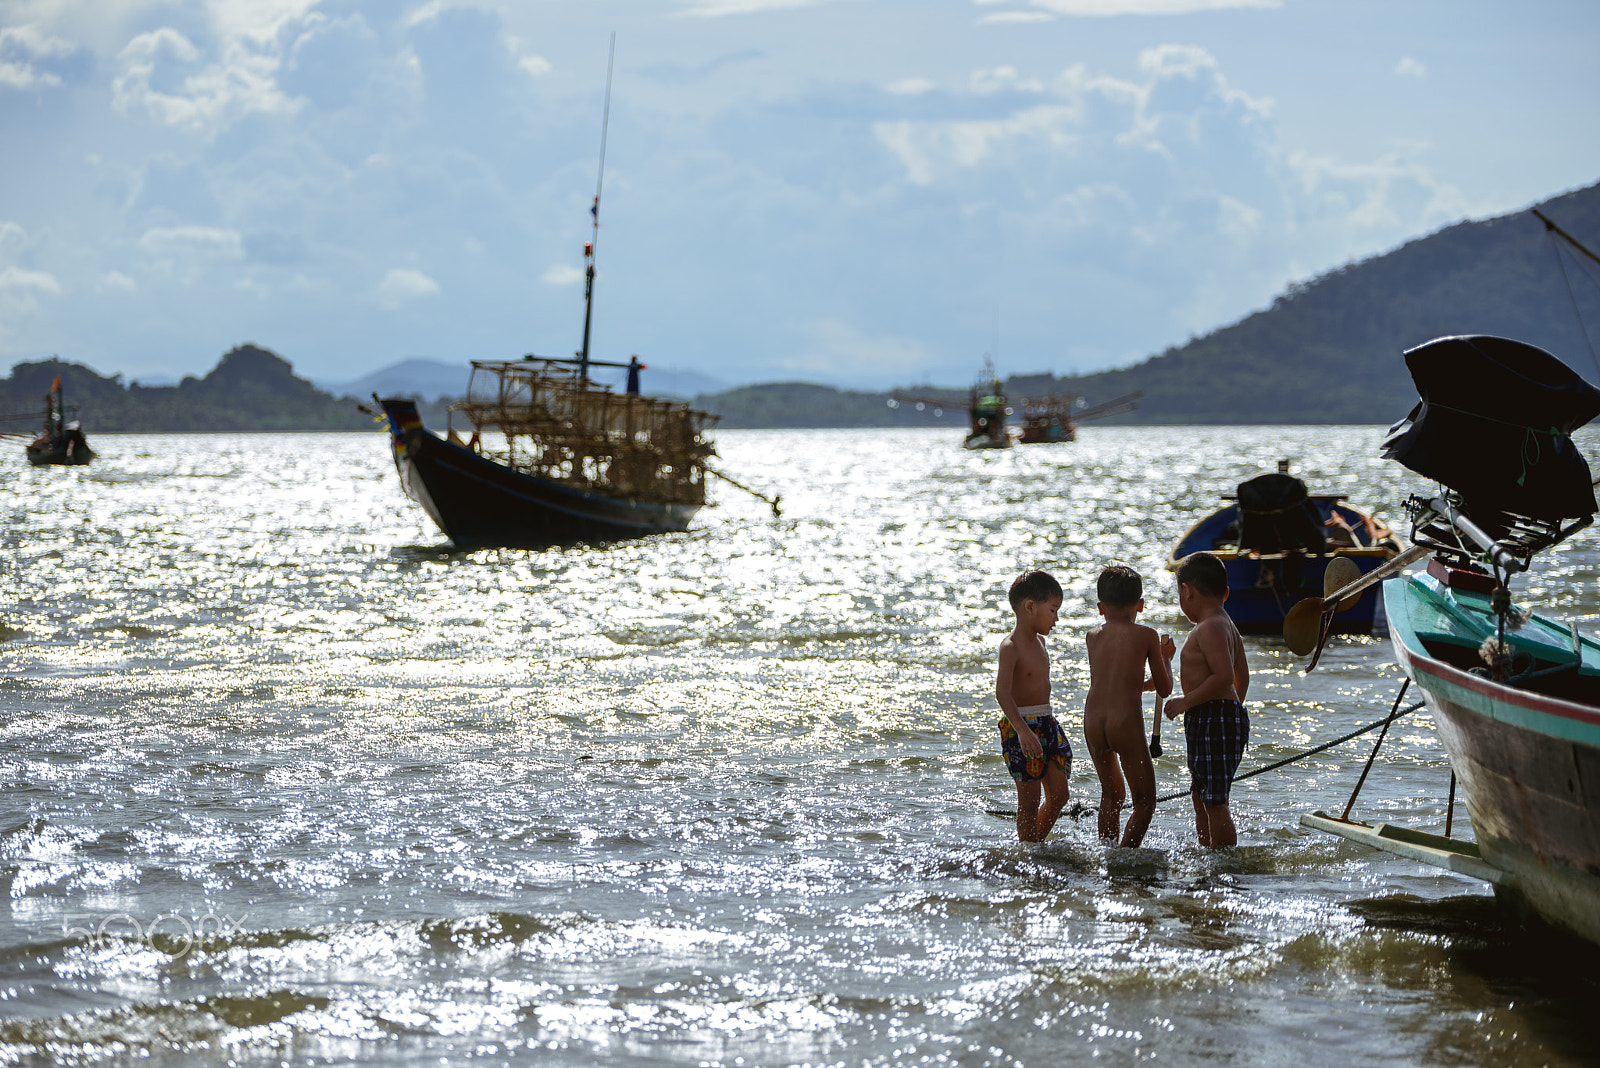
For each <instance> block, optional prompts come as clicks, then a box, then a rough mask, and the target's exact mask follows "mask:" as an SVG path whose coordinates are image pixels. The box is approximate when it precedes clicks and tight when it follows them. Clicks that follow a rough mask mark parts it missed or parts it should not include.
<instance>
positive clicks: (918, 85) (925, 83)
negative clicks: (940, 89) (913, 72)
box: [884, 78, 937, 96]
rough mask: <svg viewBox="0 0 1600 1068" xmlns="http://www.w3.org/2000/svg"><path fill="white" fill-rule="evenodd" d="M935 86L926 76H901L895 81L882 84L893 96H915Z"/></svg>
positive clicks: (929, 90)
mask: <svg viewBox="0 0 1600 1068" xmlns="http://www.w3.org/2000/svg"><path fill="white" fill-rule="evenodd" d="M935 88H937V87H936V86H935V85H934V83H933V82H931V81H929V80H928V79H927V78H901V79H900V80H899V81H897V82H890V83H889V84H888V85H886V86H884V90H885V91H886V92H889V93H892V94H894V95H895V96H917V95H919V94H921V93H927V92H931V91H932V90H933V89H935Z"/></svg>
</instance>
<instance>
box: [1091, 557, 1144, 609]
mask: <svg viewBox="0 0 1600 1068" xmlns="http://www.w3.org/2000/svg"><path fill="white" fill-rule="evenodd" d="M1094 592H1095V596H1096V597H1098V598H1099V599H1100V603H1101V604H1108V605H1110V606H1111V607H1113V608H1126V607H1127V606H1128V605H1130V604H1133V603H1134V602H1135V601H1137V600H1138V599H1139V598H1141V597H1143V596H1144V580H1143V579H1141V578H1140V577H1139V572H1137V571H1135V570H1134V569H1133V568H1131V567H1128V566H1127V565H1125V564H1112V565H1111V566H1110V567H1108V568H1106V569H1105V570H1104V571H1102V572H1100V578H1099V580H1098V581H1096V582H1095V584H1094Z"/></svg>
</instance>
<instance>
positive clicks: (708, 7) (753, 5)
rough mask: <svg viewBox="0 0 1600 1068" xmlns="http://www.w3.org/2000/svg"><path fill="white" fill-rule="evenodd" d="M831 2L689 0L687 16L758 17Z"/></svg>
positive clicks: (685, 11)
mask: <svg viewBox="0 0 1600 1068" xmlns="http://www.w3.org/2000/svg"><path fill="white" fill-rule="evenodd" d="M827 2H829V0H688V2H687V3H686V4H685V6H684V10H683V13H684V14H685V15H699V16H701V17H704V18H716V17H718V16H721V15H756V14H760V13H761V12H764V11H786V10H788V9H790V8H797V7H816V6H817V5H818V4H822V3H827Z"/></svg>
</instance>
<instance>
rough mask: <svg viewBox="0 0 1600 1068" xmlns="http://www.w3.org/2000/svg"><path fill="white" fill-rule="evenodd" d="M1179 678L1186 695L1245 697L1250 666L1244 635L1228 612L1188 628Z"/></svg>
mask: <svg viewBox="0 0 1600 1068" xmlns="http://www.w3.org/2000/svg"><path fill="white" fill-rule="evenodd" d="M1178 679H1179V681H1180V682H1181V683H1182V690H1183V693H1184V694H1186V695H1193V694H1195V693H1196V691H1200V693H1201V694H1202V695H1203V697H1202V699H1203V700H1207V701H1214V700H1218V699H1222V700H1227V701H1243V700H1244V699H1245V691H1247V690H1248V689H1249V688H1250V667H1249V665H1248V663H1247V662H1246V660H1245V653H1244V639H1243V638H1241V637H1239V628H1238V627H1236V626H1234V623H1233V620H1232V619H1231V618H1229V616H1228V614H1227V613H1226V612H1217V613H1216V614H1215V615H1210V616H1207V617H1206V618H1204V619H1201V620H1200V621H1199V622H1198V623H1196V624H1195V627H1194V630H1192V631H1190V632H1189V637H1188V638H1186V639H1185V640H1184V643H1183V650H1182V652H1180V653H1179V654H1178ZM1207 683H1209V685H1207Z"/></svg>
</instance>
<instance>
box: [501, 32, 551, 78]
mask: <svg viewBox="0 0 1600 1068" xmlns="http://www.w3.org/2000/svg"><path fill="white" fill-rule="evenodd" d="M505 42H506V51H508V52H510V53H511V58H512V59H514V60H516V63H517V66H518V67H519V68H520V69H521V70H522V71H524V72H525V73H526V74H528V75H529V76H530V77H534V78H537V77H539V76H540V75H542V74H549V73H550V71H551V70H553V69H554V68H553V67H551V65H550V61H549V60H548V59H545V58H544V57H543V56H541V55H538V54H537V53H535V52H530V51H528V50H527V49H526V48H524V47H523V41H522V38H520V37H518V36H517V35H516V34H507V35H506V39H505Z"/></svg>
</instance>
